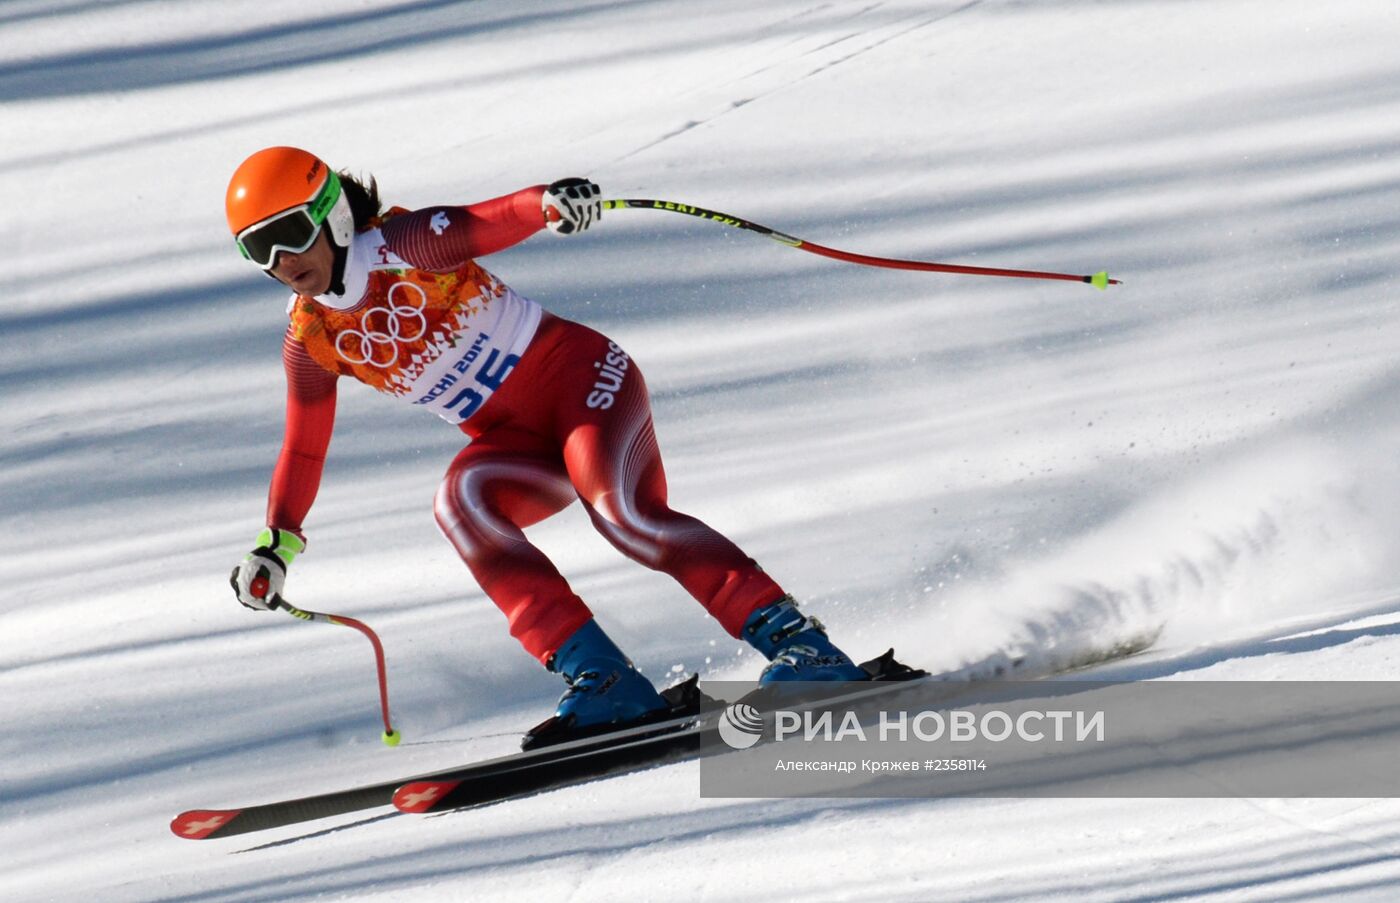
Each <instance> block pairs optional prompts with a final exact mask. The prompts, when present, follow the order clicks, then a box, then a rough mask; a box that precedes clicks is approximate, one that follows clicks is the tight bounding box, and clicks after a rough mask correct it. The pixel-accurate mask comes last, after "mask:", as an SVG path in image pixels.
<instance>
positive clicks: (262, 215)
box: [224, 147, 355, 270]
mask: <svg viewBox="0 0 1400 903" xmlns="http://www.w3.org/2000/svg"><path fill="white" fill-rule="evenodd" d="M224 213H225V214H226V215H227V217H228V227H229V231H230V232H232V233H233V235H234V240H235V241H236V242H237V243H238V250H239V251H241V252H242V254H243V256H244V257H246V258H248V259H249V260H251V261H252V262H253V263H255V264H257V265H258V266H260V267H262V268H263V269H264V270H270V269H272V266H273V264H274V263H275V262H276V260H277V252H278V251H290V252H291V253H294V254H300V253H301V252H302V251H305V250H306V249H307V248H309V247H311V244H312V242H314V241H315V240H316V236H317V235H319V234H320V232H321V226H322V225H323V224H326V223H329V224H330V234H331V240H332V241H334V242H335V243H336V244H337V245H339V246H341V247H342V248H347V247H349V246H350V239H351V238H353V237H354V234H355V218H354V216H353V215H352V214H351V212H350V202H349V201H348V200H346V198H345V192H344V191H343V190H342V189H341V186H340V179H339V178H338V177H337V176H336V174H335V173H334V172H332V171H331V168H330V167H329V166H327V165H326V164H325V161H323V160H322V159H321V158H320V157H317V156H316V155H315V154H312V153H309V152H307V151H304V150H301V149H300V148H295V147H267V148H263V149H262V150H260V151H258V152H257V153H255V154H253V155H252V156H251V157H249V158H248V159H246V160H244V161H243V162H242V163H241V164H239V166H238V168H237V169H236V170H234V171H233V178H232V179H230V180H229V183H228V192H227V193H226V194H225V196H224Z"/></svg>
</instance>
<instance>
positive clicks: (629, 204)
mask: <svg viewBox="0 0 1400 903" xmlns="http://www.w3.org/2000/svg"><path fill="white" fill-rule="evenodd" d="M603 208H604V209H605V210H666V211H670V212H672V213H684V214H685V215H687V216H694V217H699V218H700V219H707V220H710V221H711V222H716V223H719V224H720V225H724V226H733V227H734V228H736V229H746V230H748V231H749V232H757V233H758V234H759V235H765V236H767V237H768V238H771V239H773V240H774V241H778V242H782V243H783V244H785V245H787V246H788V247H792V248H797V249H798V250H799V251H807V252H808V253H811V254H818V255H820V256H822V257H830V258H831V259H833V260H844V261H846V262H847V263H858V264H861V265H862V266H870V267H886V268H889V269H895V270H922V271H924V272H927V273H960V274H963V275H966V276H1007V277H1011V278H1016V279H1060V280H1063V281H1066V282H1086V283H1088V284H1089V285H1092V286H1094V287H1095V288H1098V289H1100V290H1102V289H1107V288H1108V287H1109V286H1110V285H1122V284H1123V283H1122V281H1121V280H1118V279H1110V278H1108V273H1107V272H1104V271H1100V272H1097V273H1094V274H1092V275H1089V276H1078V275H1075V274H1072V273H1046V272H1041V271H1039V270H1008V269H1003V268H1000V267H972V266H960V265H958V264H952V263H931V262H927V261H923V260H898V259H895V258H892V257H871V256H870V255H868V254H855V253H852V252H850V251H841V250H838V249H836V248H828V247H825V246H823V245H818V244H813V243H812V242H810V241H806V240H805V239H801V238H794V237H793V236H791V235H784V234H783V233H782V232H778V231H775V230H773V229H770V228H768V227H767V226H761V225H759V224H758V223H753V222H749V221H748V220H746V219H742V218H740V217H737V216H731V215H730V214H728V213H719V212H717V211H714V210H706V209H705V208H704V207H695V206H692V205H690V204H680V203H677V202H675V201H652V200H642V199H636V198H627V199H622V200H612V201H603Z"/></svg>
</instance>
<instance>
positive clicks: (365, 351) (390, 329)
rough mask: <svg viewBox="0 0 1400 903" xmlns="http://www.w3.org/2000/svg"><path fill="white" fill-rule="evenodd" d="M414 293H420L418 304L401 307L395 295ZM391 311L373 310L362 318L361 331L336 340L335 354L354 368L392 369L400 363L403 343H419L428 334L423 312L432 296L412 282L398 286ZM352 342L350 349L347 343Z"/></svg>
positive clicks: (392, 289) (348, 331) (391, 292)
mask: <svg viewBox="0 0 1400 903" xmlns="http://www.w3.org/2000/svg"><path fill="white" fill-rule="evenodd" d="M401 288H403V289H412V290H413V291H415V292H417V293H418V303H417V304H416V305H413V304H399V303H397V302H395V300H394V292H396V291H397V290H399V289H401ZM386 301H387V302H388V306H387V307H371V308H370V309H369V310H367V311H365V312H364V316H362V317H360V328H359V329H346V330H342V331H341V332H340V334H339V335H337V336H336V337H335V350H336V353H337V354H339V355H340V356H341V357H342V358H344V359H345V360H346V361H347V362H349V363H351V364H369V365H371V366H373V367H379V368H381V369H388V368H389V367H392V366H394V364H396V363H398V360H399V346H398V343H399V342H416V341H418V340H419V339H421V338H423V336H424V335H426V334H427V332H428V318H427V317H425V316H423V310H424V308H426V307H427V305H428V294H427V292H425V291H423V289H422V287H420V286H417V285H414V284H413V283H412V282H396V283H394V284H393V285H392V286H390V288H389V295H388V297H387V298H386ZM347 339H349V340H351V343H350V344H349V346H348V347H347V345H346V340H347Z"/></svg>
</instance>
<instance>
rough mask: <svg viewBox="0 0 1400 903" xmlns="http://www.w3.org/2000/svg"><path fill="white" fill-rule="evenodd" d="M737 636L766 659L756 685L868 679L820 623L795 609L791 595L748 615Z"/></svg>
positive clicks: (867, 675)
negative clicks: (794, 681) (827, 635)
mask: <svg viewBox="0 0 1400 903" xmlns="http://www.w3.org/2000/svg"><path fill="white" fill-rule="evenodd" d="M741 636H743V638H744V639H745V640H747V641H748V642H749V645H751V646H753V647H754V648H755V649H757V650H758V651H759V652H762V653H763V654H764V656H766V657H767V658H768V660H769V662H768V667H766V668H764V669H763V674H761V675H760V676H759V678H758V682H759V683H760V684H763V685H766V684H772V683H778V682H781V681H791V680H869V679H870V675H869V674H867V673H866V671H865V670H864V669H863V668H861V667H860V666H859V665H857V664H855V663H854V662H852V661H851V657H850V656H848V655H847V654H846V653H844V652H842V651H841V650H840V649H837V648H836V646H835V645H833V644H832V642H831V640H829V639H827V638H826V628H825V627H823V626H822V622H821V621H818V620H817V619H816V618H809V617H807V616H806V615H804V614H803V613H802V612H800V611H798V610H797V603H796V602H794V601H793V599H792V596H783V597H782V598H781V599H779V600H778V601H777V602H774V603H773V604H771V605H768V606H766V607H764V608H760V609H758V610H757V611H755V612H754V613H753V614H751V615H749V619H748V620H747V621H745V622H744V628H743V631H742V633H741Z"/></svg>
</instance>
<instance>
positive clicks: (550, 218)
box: [541, 178, 603, 235]
mask: <svg viewBox="0 0 1400 903" xmlns="http://www.w3.org/2000/svg"><path fill="white" fill-rule="evenodd" d="M541 206H542V207H543V208H544V222H545V225H547V226H549V228H550V230H551V231H553V232H556V233H558V234H559V235H573V234H574V233H576V232H582V231H583V230H584V229H587V228H588V227H589V226H591V225H593V222H594V221H595V220H600V219H602V218H603V189H601V188H599V187H598V186H597V184H595V183H593V182H590V181H589V180H588V179H579V178H571V179H560V180H559V181H557V182H555V183H554V184H552V185H550V186H549V187H548V188H546V189H545V190H544V197H543V198H542V199H541Z"/></svg>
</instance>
